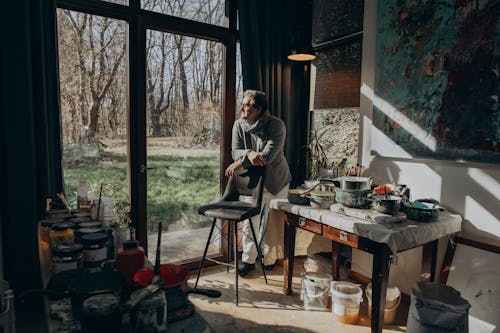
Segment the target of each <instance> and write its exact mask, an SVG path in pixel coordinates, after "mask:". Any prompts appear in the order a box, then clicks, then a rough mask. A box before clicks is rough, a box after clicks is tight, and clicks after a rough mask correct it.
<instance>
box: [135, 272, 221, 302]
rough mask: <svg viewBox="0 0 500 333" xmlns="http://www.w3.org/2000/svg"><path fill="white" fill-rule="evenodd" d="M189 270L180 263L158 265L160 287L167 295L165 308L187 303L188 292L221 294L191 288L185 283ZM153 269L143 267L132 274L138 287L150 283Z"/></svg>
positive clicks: (213, 295)
mask: <svg viewBox="0 0 500 333" xmlns="http://www.w3.org/2000/svg"><path fill="white" fill-rule="evenodd" d="M188 274H189V271H188V270H187V269H186V268H184V267H183V266H180V265H175V264H162V265H160V279H161V280H162V281H163V284H162V285H161V287H162V289H163V290H164V291H165V294H166V295H167V310H168V311H174V310H177V309H179V308H182V307H184V306H185V305H186V304H187V300H188V295H189V294H200V295H205V296H208V297H212V298H217V297H220V296H221V292H220V291H218V290H212V289H203V288H191V287H189V286H188V283H187V276H188ZM152 280H153V269H152V268H143V269H140V270H139V271H137V272H136V273H135V274H134V282H135V284H136V285H138V286H140V287H145V286H147V285H149V284H151V281H152Z"/></svg>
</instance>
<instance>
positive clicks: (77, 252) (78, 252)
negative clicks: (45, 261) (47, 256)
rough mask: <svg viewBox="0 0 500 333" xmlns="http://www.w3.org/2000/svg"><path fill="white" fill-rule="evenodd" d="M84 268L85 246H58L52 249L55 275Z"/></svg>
mask: <svg viewBox="0 0 500 333" xmlns="http://www.w3.org/2000/svg"><path fill="white" fill-rule="evenodd" d="M82 267H83V246H82V245H81V244H71V245H57V246H56V247H54V248H53V249H52V268H53V269H52V270H53V273H54V274H56V273H59V272H62V271H68V270H71V269H78V268H82Z"/></svg>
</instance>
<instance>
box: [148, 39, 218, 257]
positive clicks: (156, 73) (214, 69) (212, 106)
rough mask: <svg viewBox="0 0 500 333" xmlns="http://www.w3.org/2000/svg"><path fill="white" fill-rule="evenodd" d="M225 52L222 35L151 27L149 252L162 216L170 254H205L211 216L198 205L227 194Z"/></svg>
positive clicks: (165, 251) (215, 248)
mask: <svg viewBox="0 0 500 333" xmlns="http://www.w3.org/2000/svg"><path fill="white" fill-rule="evenodd" d="M222 56H223V45H222V44H220V43H216V42H211V41H207V40H203V39H195V38H191V37H186V36H181V35H174V34H168V33H163V32H158V31H153V30H148V31H147V73H146V82H147V87H146V89H147V92H146V94H147V111H146V112H147V113H146V114H147V125H146V131H147V133H146V134H147V165H148V167H150V168H152V169H150V170H148V173H147V192H148V193H147V216H148V218H147V219H148V220H147V228H148V248H149V249H148V253H155V252H156V238H157V226H158V222H162V230H163V240H162V262H178V261H184V260H189V259H193V258H199V257H201V255H202V254H203V250H204V245H205V242H206V239H207V237H208V232H209V226H210V224H211V220H210V219H208V218H206V217H204V216H201V215H199V214H198V213H197V208H198V207H199V206H200V205H202V204H206V203H209V202H212V201H214V200H215V199H217V198H218V197H219V196H220V191H219V169H220V141H221V137H220V134H221V126H222V125H221V115H222V69H223V67H222V64H223V58H222ZM218 235H219V233H218V232H216V235H215V236H214V239H216V238H218ZM219 243H220V242H215V243H214V245H213V246H212V247H211V248H210V253H212V254H215V253H219V251H220V244H219Z"/></svg>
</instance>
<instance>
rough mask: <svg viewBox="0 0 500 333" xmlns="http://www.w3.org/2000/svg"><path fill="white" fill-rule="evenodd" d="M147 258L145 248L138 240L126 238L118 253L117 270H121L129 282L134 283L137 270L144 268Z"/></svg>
mask: <svg viewBox="0 0 500 333" xmlns="http://www.w3.org/2000/svg"><path fill="white" fill-rule="evenodd" d="M145 258H146V256H145V252H144V249H143V248H142V247H141V246H139V242H138V241H137V240H126V241H124V242H123V248H121V249H119V250H118V253H117V255H116V270H117V271H118V272H121V273H122V274H123V275H124V276H125V278H126V280H127V281H128V282H129V283H133V280H134V274H135V272H137V271H138V270H139V269H141V268H144V262H145Z"/></svg>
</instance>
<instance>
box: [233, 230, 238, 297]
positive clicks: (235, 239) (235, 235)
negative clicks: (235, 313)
mask: <svg viewBox="0 0 500 333" xmlns="http://www.w3.org/2000/svg"><path fill="white" fill-rule="evenodd" d="M233 227H234V236H233V237H234V241H233V243H234V249H233V253H234V276H235V283H234V290H235V292H236V306H238V228H237V224H236V223H233Z"/></svg>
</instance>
